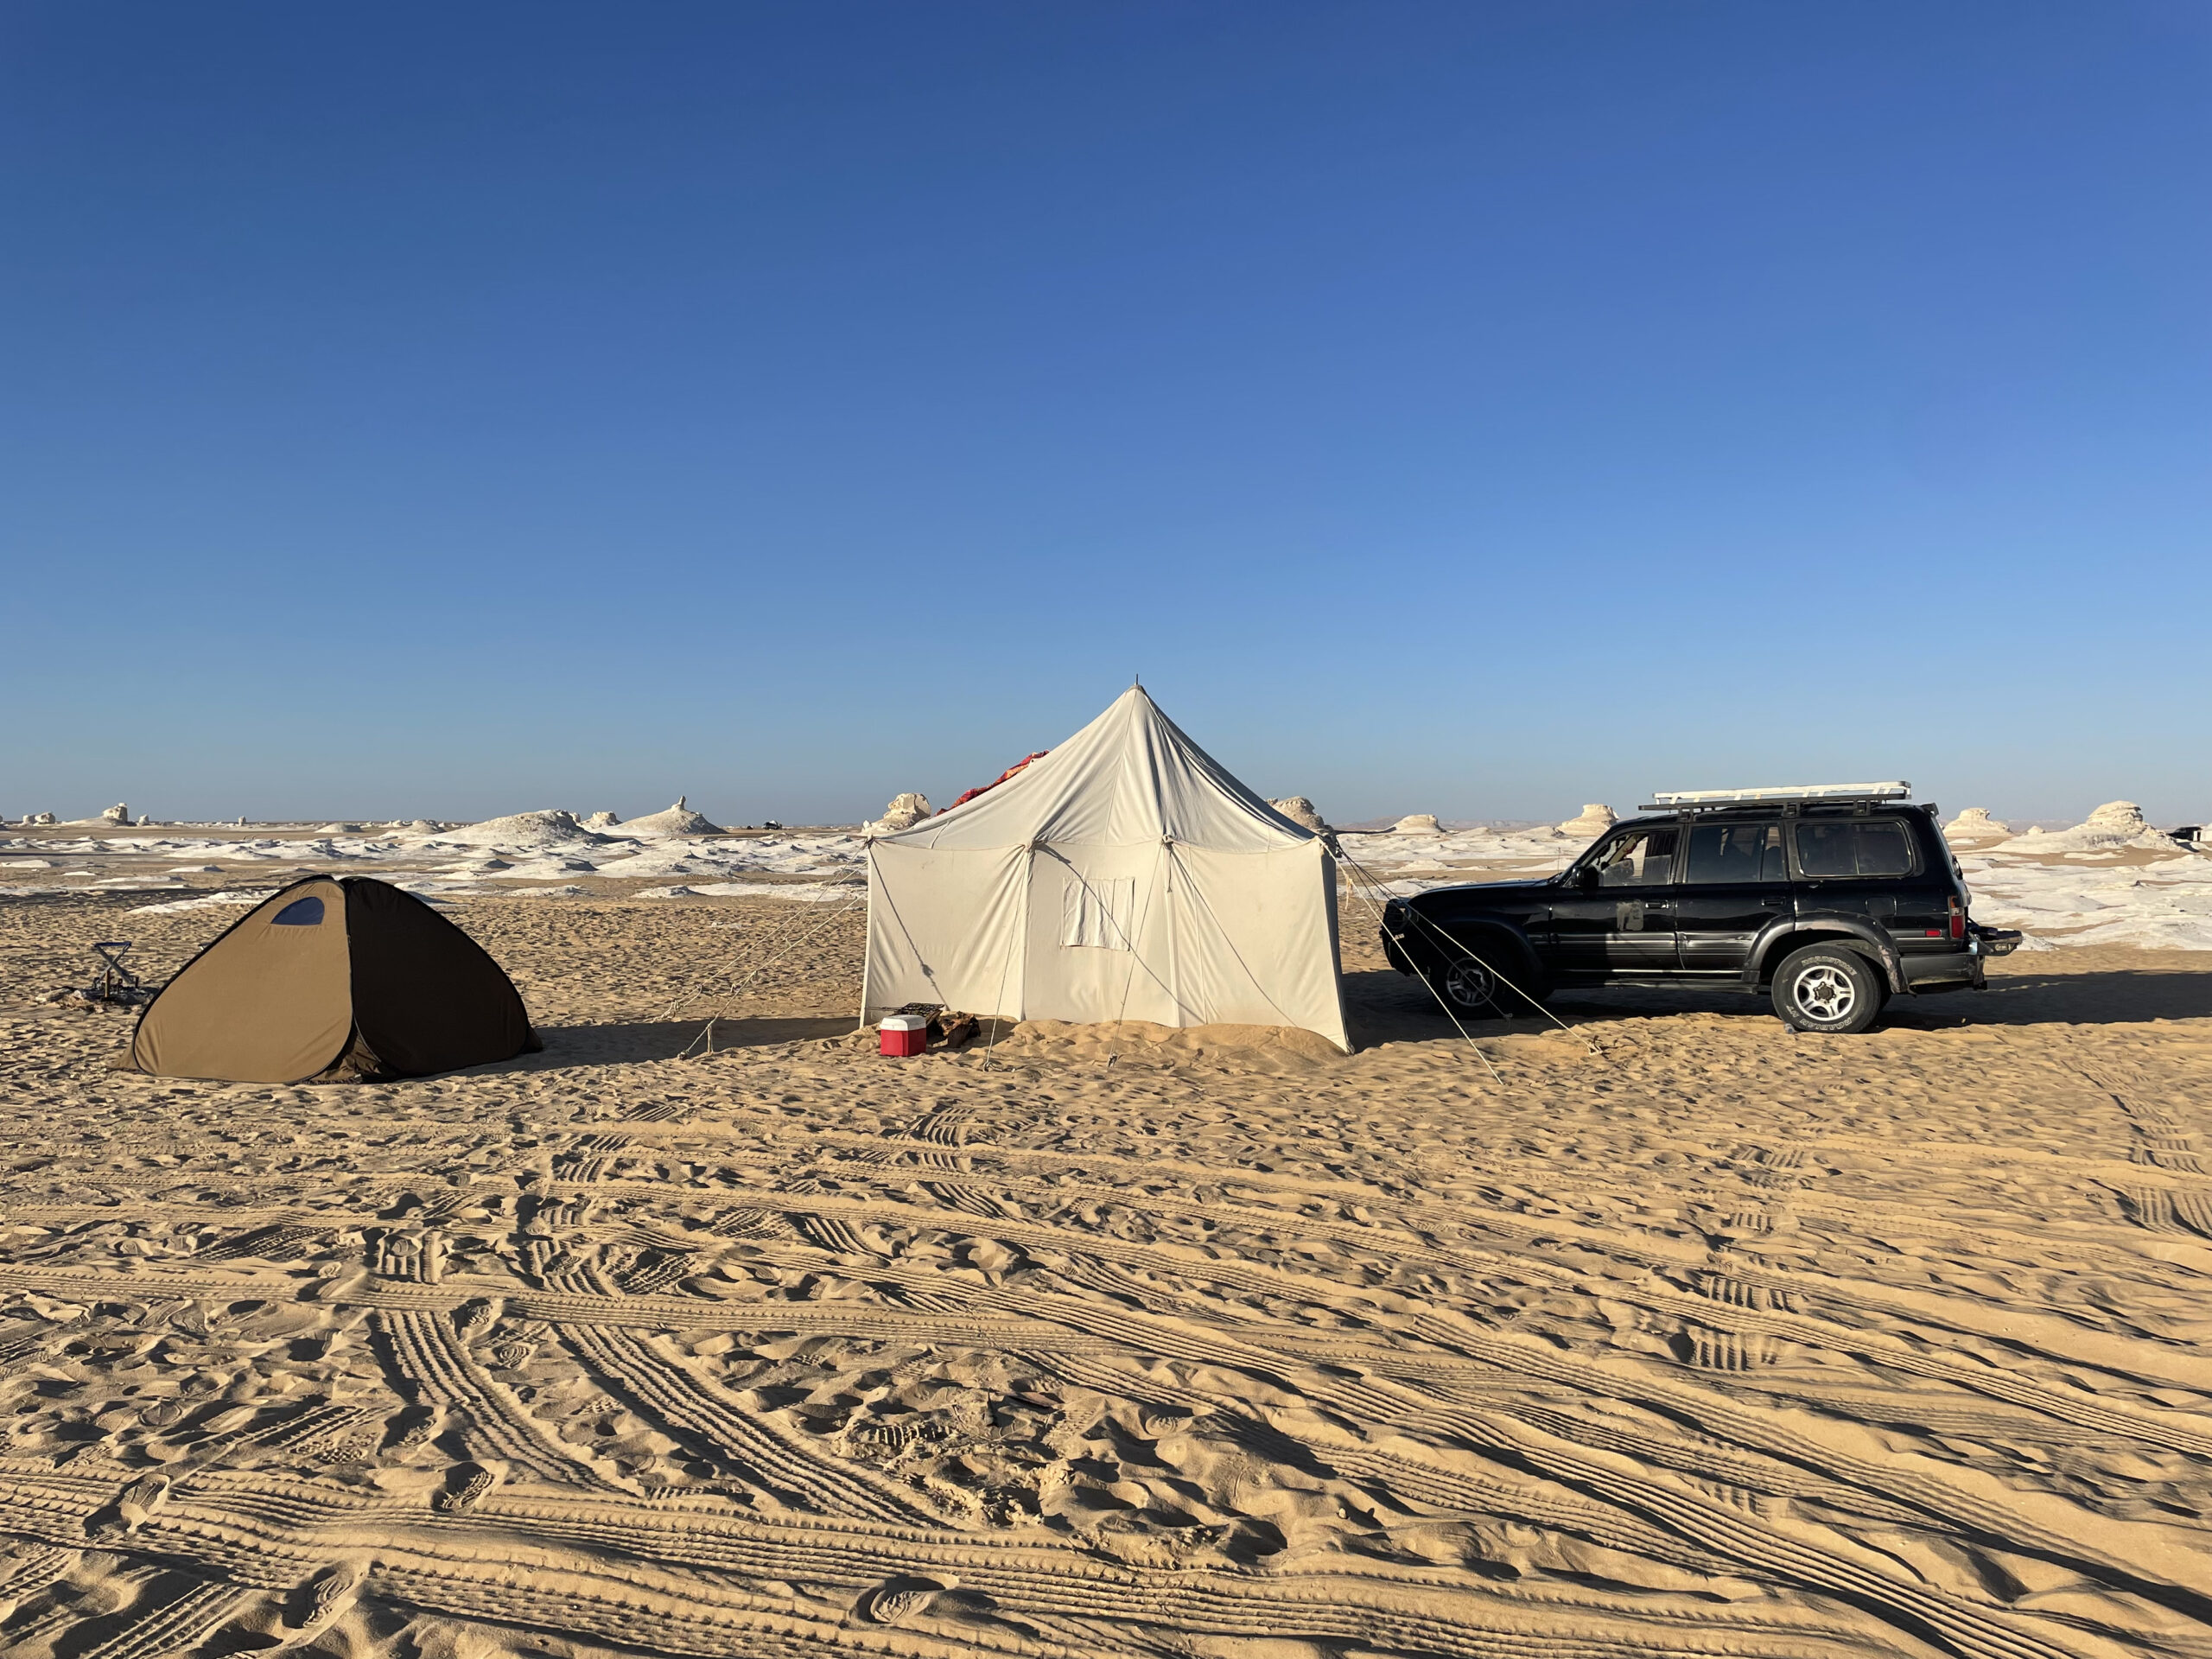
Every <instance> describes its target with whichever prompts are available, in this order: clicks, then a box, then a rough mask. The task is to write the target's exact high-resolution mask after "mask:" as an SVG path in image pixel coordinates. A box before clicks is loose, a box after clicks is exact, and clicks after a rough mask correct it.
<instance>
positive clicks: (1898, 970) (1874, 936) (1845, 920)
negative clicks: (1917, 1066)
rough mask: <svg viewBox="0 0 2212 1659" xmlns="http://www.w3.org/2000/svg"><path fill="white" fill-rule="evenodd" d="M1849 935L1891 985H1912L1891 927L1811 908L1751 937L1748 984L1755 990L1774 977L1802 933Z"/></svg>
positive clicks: (1905, 988) (1901, 988)
mask: <svg viewBox="0 0 2212 1659" xmlns="http://www.w3.org/2000/svg"><path fill="white" fill-rule="evenodd" d="M1802 933H1810V934H1814V935H1816V936H1817V935H1820V934H1827V935H1829V936H1831V937H1833V936H1834V935H1837V934H1844V935H1847V936H1848V938H1847V943H1848V944H1850V945H1851V946H1852V948H1853V949H1854V950H1857V951H1858V952H1859V954H1860V955H1861V956H1866V957H1872V958H1873V959H1874V961H1875V963H1877V964H1878V966H1879V967H1880V969H1881V970H1882V976H1883V978H1884V979H1885V980H1886V981H1887V982H1889V987H1890V989H1891V990H1892V991H1894V992H1897V993H1898V994H1900V995H1903V994H1905V993H1908V992H1910V990H1911V988H1912V987H1911V986H1910V984H1909V983H1907V982H1906V980H1905V976H1904V957H1901V956H1899V955H1898V954H1897V942H1896V941H1895V940H1893V939H1891V938H1890V936H1889V933H1888V931H1887V930H1886V929H1884V928H1880V927H1878V926H1876V925H1874V924H1873V923H1872V922H1870V921H1868V920H1867V919H1866V918H1865V917H1864V916H1853V915H1848V914H1847V913H1845V912H1840V911H1832V910H1831V911H1810V912H1805V913H1804V914H1802V915H1797V916H1781V917H1777V918H1775V919H1774V920H1773V921H1771V922H1769V923H1768V924H1767V925H1765V926H1764V928H1762V929H1760V930H1759V933H1758V937H1757V938H1754V939H1753V940H1752V941H1751V953H1750V955H1749V956H1748V957H1746V958H1745V963H1744V988H1745V990H1747V991H1755V990H1757V989H1758V988H1759V986H1760V985H1761V984H1762V983H1763V982H1764V981H1766V980H1767V979H1769V978H1770V977H1771V974H1770V971H1769V970H1770V969H1771V967H1772V966H1773V964H1774V963H1777V962H1779V961H1780V960H1781V959H1782V958H1783V957H1784V956H1787V955H1788V954H1789V951H1790V950H1791V949H1792V945H1791V943H1790V942H1791V940H1792V939H1793V938H1794V937H1795V936H1796V935H1798V934H1802Z"/></svg>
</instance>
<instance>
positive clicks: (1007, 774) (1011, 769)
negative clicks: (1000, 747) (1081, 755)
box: [938, 749, 1052, 818]
mask: <svg viewBox="0 0 2212 1659" xmlns="http://www.w3.org/2000/svg"><path fill="white" fill-rule="evenodd" d="M1050 753H1052V751H1051V750H1050V749H1039V750H1038V751H1037V753H1034V754H1025V755H1024V756H1022V757H1021V759H1020V760H1017V761H1015V762H1014V764H1013V765H1012V766H1008V767H1007V769H1006V770H1005V771H1004V772H1001V773H999V775H998V776H997V777H995V778H994V779H991V781H990V782H989V783H988V784H979V785H976V787H975V788H974V789H971V790H969V791H968V792H967V793H966V794H965V795H963V796H962V797H961V798H959V799H958V800H957V801H955V802H954V803H953V804H952V806H965V805H967V804H968V803H969V802H970V801H972V800H974V799H975V798H976V797H977V796H978V795H982V794H984V793H986V792H988V791H991V790H994V789H996V788H997V787H998V786H999V785H1001V784H1002V783H1004V782H1006V780H1007V779H1009V778H1011V777H1013V776H1014V773H1015V772H1020V770H1021V769H1022V768H1023V767H1024V766H1027V765H1028V764H1029V763H1030V762H1031V761H1032V760H1043V759H1044V758H1045V757H1046V755H1048V754H1050ZM952 806H948V807H945V808H944V809H942V810H940V811H939V812H938V817H940V818H941V817H944V815H945V813H947V812H950V811H951V810H952Z"/></svg>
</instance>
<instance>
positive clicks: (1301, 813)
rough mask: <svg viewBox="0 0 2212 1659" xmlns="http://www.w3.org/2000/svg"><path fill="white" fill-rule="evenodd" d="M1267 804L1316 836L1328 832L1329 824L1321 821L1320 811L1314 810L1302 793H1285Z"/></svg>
mask: <svg viewBox="0 0 2212 1659" xmlns="http://www.w3.org/2000/svg"><path fill="white" fill-rule="evenodd" d="M1268 805H1269V806H1272V807H1273V808H1274V810H1276V811H1278V812H1280V813H1281V814H1282V815H1283V817H1286V818H1288V819H1289V820H1290V821H1291V822H1292V823H1294V824H1296V825H1297V826H1298V827H1299V828H1300V829H1311V830H1312V831H1313V833H1314V834H1315V835H1317V836H1325V835H1327V834H1328V833H1329V826H1328V825H1327V824H1326V823H1324V822H1323V821H1322V818H1321V815H1320V813H1319V812H1318V811H1316V810H1314V806H1313V802H1311V801H1309V800H1307V799H1306V798H1305V797H1304V796H1303V795H1287V796H1285V797H1284V798H1282V799H1281V800H1279V801H1269V802H1268Z"/></svg>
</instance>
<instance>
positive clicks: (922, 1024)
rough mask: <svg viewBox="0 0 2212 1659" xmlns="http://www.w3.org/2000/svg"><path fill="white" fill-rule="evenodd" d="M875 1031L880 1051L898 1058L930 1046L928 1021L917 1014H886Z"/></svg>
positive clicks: (916, 1052)
mask: <svg viewBox="0 0 2212 1659" xmlns="http://www.w3.org/2000/svg"><path fill="white" fill-rule="evenodd" d="M876 1031H877V1033H878V1034H879V1037H880V1044H879V1046H880V1049H881V1051H882V1052H884V1053H886V1054H891V1055H895V1056H897V1057H898V1058H900V1059H904V1058H906V1057H907V1056H908V1055H910V1054H918V1053H920V1052H922V1051H923V1050H924V1049H925V1048H927V1047H928V1046H930V1022H929V1021H928V1020H925V1019H924V1018H922V1016H921V1015H920V1014H885V1015H884V1016H883V1023H882V1024H881V1025H880V1026H878V1027H876Z"/></svg>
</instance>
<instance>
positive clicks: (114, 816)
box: [100, 801, 130, 824]
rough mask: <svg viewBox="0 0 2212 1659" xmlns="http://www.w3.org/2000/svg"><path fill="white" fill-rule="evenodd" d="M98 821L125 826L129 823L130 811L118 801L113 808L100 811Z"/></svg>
mask: <svg viewBox="0 0 2212 1659" xmlns="http://www.w3.org/2000/svg"><path fill="white" fill-rule="evenodd" d="M100 821H101V822H102V823H124V824H127V823H130V808H129V807H127V806H125V805H124V804H123V803H122V802H121V801H118V802H117V803H116V804H114V805H113V806H111V807H107V808H105V810H102V811H101V813H100Z"/></svg>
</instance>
